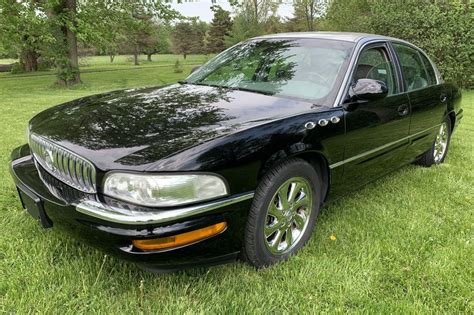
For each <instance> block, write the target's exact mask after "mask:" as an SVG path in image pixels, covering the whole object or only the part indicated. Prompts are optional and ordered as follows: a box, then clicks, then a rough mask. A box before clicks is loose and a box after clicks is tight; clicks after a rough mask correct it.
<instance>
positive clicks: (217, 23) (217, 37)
mask: <svg viewBox="0 0 474 315" xmlns="http://www.w3.org/2000/svg"><path fill="white" fill-rule="evenodd" d="M211 10H212V11H213V12H214V17H213V19H212V22H211V27H210V29H209V33H208V44H207V51H208V52H210V53H218V52H221V51H223V50H224V49H226V48H227V45H226V43H225V38H226V36H228V35H229V34H230V31H231V29H232V19H231V17H230V12H229V11H226V10H224V9H222V8H221V7H220V6H218V5H213V6H212V7H211Z"/></svg>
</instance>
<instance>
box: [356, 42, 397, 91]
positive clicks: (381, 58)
mask: <svg viewBox="0 0 474 315" xmlns="http://www.w3.org/2000/svg"><path fill="white" fill-rule="evenodd" d="M359 79H373V80H379V81H382V82H384V83H385V84H386V85H387V88H388V94H389V95H391V94H396V93H398V85H397V80H396V76H395V72H394V67H393V63H392V62H391V61H390V59H389V57H388V54H387V51H386V50H385V48H384V47H373V48H368V49H365V50H364V51H362V53H361V54H360V57H359V61H358V62H357V67H356V70H355V73H354V77H353V81H354V82H355V81H357V80H359Z"/></svg>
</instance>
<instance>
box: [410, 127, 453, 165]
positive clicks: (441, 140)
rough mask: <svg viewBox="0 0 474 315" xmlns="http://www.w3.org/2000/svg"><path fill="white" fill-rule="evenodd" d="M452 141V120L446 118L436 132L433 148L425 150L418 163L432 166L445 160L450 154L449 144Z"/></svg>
mask: <svg viewBox="0 0 474 315" xmlns="http://www.w3.org/2000/svg"><path fill="white" fill-rule="evenodd" d="M450 142H451V120H450V119H449V118H445V120H444V121H443V123H442V124H441V126H440V127H439V129H438V132H437V133H436V137H435V140H434V141H433V145H432V146H431V148H430V149H429V150H428V151H427V152H425V153H424V154H423V155H422V156H421V157H420V159H419V160H418V161H417V162H416V164H418V165H421V166H424V167H430V166H432V165H438V164H441V163H443V162H444V159H445V158H446V155H447V154H448V149H449V144H450Z"/></svg>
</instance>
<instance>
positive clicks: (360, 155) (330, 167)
mask: <svg viewBox="0 0 474 315" xmlns="http://www.w3.org/2000/svg"><path fill="white" fill-rule="evenodd" d="M439 126H441V124H438V125H436V126H433V127H430V128H428V129H425V130H422V131H419V132H417V133H414V134H412V135H410V136H406V137H404V138H401V139H398V140H395V141H392V142H390V143H386V144H384V145H382V146H380V147H377V148H374V149H372V150H369V151H366V152H362V153H360V154H357V155H354V156H352V157H350V158H348V159H344V160H342V161H339V162H336V163H334V164H331V165H329V169H333V168H336V167H338V166H341V165H344V164H346V163H349V162H352V161H355V160H358V159H360V158H363V157H365V156H367V155H371V154H372V153H375V152H378V151H380V150H383V149H386V148H388V147H391V146H393V145H395V144H397V143H400V142H403V141H406V140H410V139H411V138H414V137H416V136H418V135H421V134H423V133H425V132H428V131H430V130H432V129H435V128H438V127H439Z"/></svg>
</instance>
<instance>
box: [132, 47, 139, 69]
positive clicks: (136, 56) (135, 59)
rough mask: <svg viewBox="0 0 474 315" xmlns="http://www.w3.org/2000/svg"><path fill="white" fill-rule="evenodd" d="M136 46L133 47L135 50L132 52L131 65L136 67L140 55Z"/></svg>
mask: <svg viewBox="0 0 474 315" xmlns="http://www.w3.org/2000/svg"><path fill="white" fill-rule="evenodd" d="M138 48H139V47H138V45H135V49H134V51H133V64H134V65H135V66H138V65H139V64H140V63H139V62H138V55H139V54H140V50H139V49H138Z"/></svg>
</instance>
